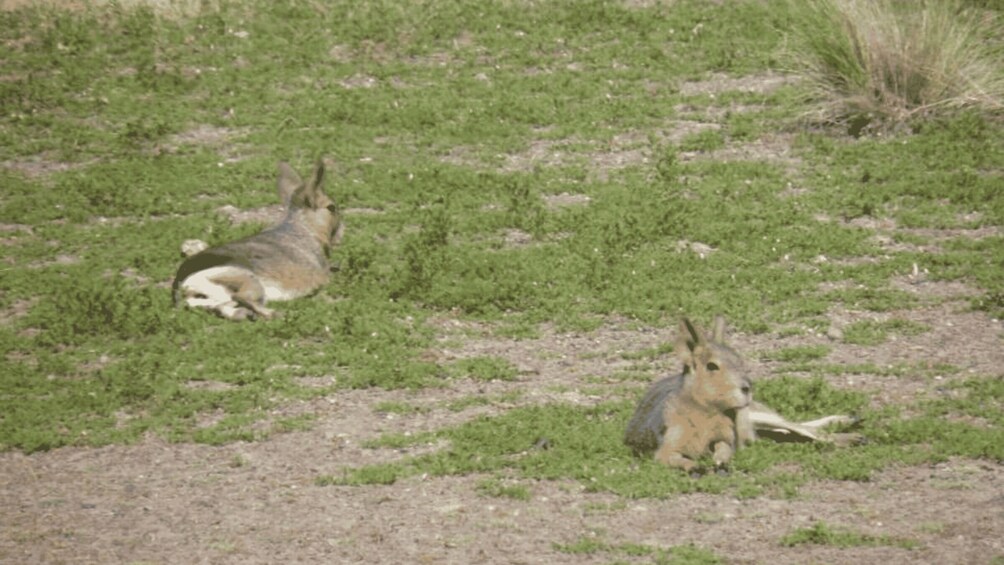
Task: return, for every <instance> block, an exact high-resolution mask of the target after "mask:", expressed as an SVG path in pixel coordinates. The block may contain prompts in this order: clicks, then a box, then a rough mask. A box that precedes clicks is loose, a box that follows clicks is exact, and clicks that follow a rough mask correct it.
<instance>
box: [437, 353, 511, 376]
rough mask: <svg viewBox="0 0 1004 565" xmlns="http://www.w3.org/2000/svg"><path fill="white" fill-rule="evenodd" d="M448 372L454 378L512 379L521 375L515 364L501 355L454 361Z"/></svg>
mask: <svg viewBox="0 0 1004 565" xmlns="http://www.w3.org/2000/svg"><path fill="white" fill-rule="evenodd" d="M447 373H448V374H450V375H451V376H452V377H454V378H468V379H474V380H477V381H512V380H515V379H516V377H518V376H519V370H518V369H517V368H516V366H515V365H513V364H512V363H510V362H509V361H507V360H505V359H502V358H501V357H471V358H469V359H461V360H459V361H455V362H453V363H452V364H451V365H450V366H449V367H447Z"/></svg>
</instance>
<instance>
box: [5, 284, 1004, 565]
mask: <svg viewBox="0 0 1004 565" xmlns="http://www.w3.org/2000/svg"><path fill="white" fill-rule="evenodd" d="M925 287H926V288H925ZM914 288H915V289H916V290H917V292H926V293H928V295H929V296H936V297H938V300H936V301H934V302H933V303H932V304H931V305H929V306H926V307H923V308H919V309H916V310H912V311H909V312H903V313H902V316H903V317H908V318H909V319H913V320H917V321H923V322H924V323H927V324H930V325H931V327H932V330H931V331H929V332H927V333H924V334H921V335H918V336H914V337H909V338H902V337H901V338H900V339H898V340H896V341H893V342H887V343H886V344H883V345H880V346H876V347H871V348H864V347H860V346H849V345H842V344H832V343H831V345H832V346H833V350H832V352H831V354H830V356H829V358H828V359H830V360H832V361H834V362H856V363H861V362H869V361H870V362H873V363H875V364H876V365H879V366H885V365H887V364H890V363H895V362H897V361H904V360H909V361H910V362H912V363H918V362H920V363H923V362H930V363H938V362H943V361H948V360H950V361H951V362H952V363H955V364H956V365H958V366H960V367H961V368H962V371H961V372H960V373H959V374H958V375H957V376H954V377H953V376H946V377H944V379H946V380H947V379H951V378H965V377H966V376H968V375H969V374H970V373H971V372H973V373H977V374H981V375H996V377H995V378H1000V367H1001V366H1004V351H1002V348H1001V347H1000V344H1001V341H1000V340H1001V338H1000V335H1001V332H1002V330H1004V328H1002V326H1001V323H1000V322H999V321H996V320H991V319H989V318H987V317H986V316H984V315H982V314H979V313H973V312H970V311H967V310H966V309H965V308H964V307H963V306H964V305H963V303H961V302H955V301H951V300H949V301H947V302H946V301H943V300H944V298H945V295H946V294H947V295H949V296H955V295H956V293H960V294H961V295H964V294H965V292H966V290H965V287H962V286H961V285H944V284H941V283H924V284H920V285H916V286H915V287H914ZM834 316H839V317H840V318H841V321H842V322H845V323H846V322H850V321H853V320H855V319H861V318H862V317H865V316H867V314H865V313H861V312H857V313H855V312H849V311H846V310H842V311H840V312H839V313H835V314H834ZM433 323H434V325H435V326H436V327H437V329H438V330H439V332H440V334H441V340H440V347H437V348H436V349H435V350H433V351H430V352H429V354H430V355H434V356H436V357H438V358H440V359H443V360H449V359H454V358H460V357H465V356H473V355H486V354H491V355H500V356H502V357H505V358H507V359H509V360H510V361H512V362H513V363H515V364H516V365H517V366H518V367H519V368H520V372H521V376H520V379H519V380H518V381H517V382H497V383H474V382H466V381H457V382H456V383H455V385H453V386H451V387H449V388H443V389H426V390H421V391H417V392H405V391H382V390H376V389H373V390H356V391H342V392H338V393H336V394H332V395H330V396H327V397H323V398H319V399H315V400H312V401H308V402H301V403H299V404H295V405H289V406H286V407H283V408H282V409H281V410H280V412H286V411H288V412H296V413H300V412H304V411H309V412H311V413H313V414H316V416H317V420H316V425H315V426H314V427H313V428H312V429H311V430H309V431H302V432H294V433H287V434H279V435H275V436H273V437H271V438H270V439H268V440H265V441H262V442H258V443H237V444H232V445H226V446H222V447H211V446H204V445H191V444H169V443H165V442H163V441H162V440H159V439H157V438H155V437H150V438H147V439H146V440H145V441H143V442H142V443H140V444H139V445H133V446H111V447H104V448H98V449H87V448H65V449H58V450H54V451H51V452H46V453H37V454H34V455H30V456H26V455H23V454H19V453H4V454H0V524H3V528H2V530H0V561H2V562H4V563H280V562H288V563H292V562H327V563H351V562H361V563H474V562H478V563H607V562H610V561H613V560H615V559H623V558H624V556H623V555H612V554H609V553H604V552H599V553H595V554H591V555H590V554H586V555H583V554H569V553H562V552H560V551H558V550H557V549H556V547H555V544H568V543H573V542H576V541H579V540H581V539H583V538H588V539H597V540H601V541H606V542H609V543H616V544H623V543H637V544H645V545H650V546H657V547H670V546H677V545H681V544H687V543H694V544H697V545H698V546H701V547H704V548H707V549H710V550H712V551H714V552H715V554H716V555H719V556H721V557H723V558H724V559H726V560H727V562H730V563H776V564H782V563H792V564H794V563H883V564H889V563H908V562H909V563H989V562H990V560H991V559H993V558H994V557H995V556H999V555H1002V554H1004V538H1002V536H1001V533H1002V532H1004V466H1002V465H999V464H996V463H992V462H988V461H974V460H961V459H960V460H951V461H948V462H946V463H943V464H938V465H934V466H923V467H896V468H890V469H887V470H885V471H883V472H881V473H878V474H877V475H876V476H875V477H874V478H873V480H871V481H869V482H839V481H822V482H815V483H811V484H809V485H807V486H806V487H804V488H802V489H801V491H800V495H799V496H798V498H796V499H795V500H778V499H772V498H769V497H758V498H755V499H749V500H739V499H736V498H734V497H731V496H726V495H709V494H691V495H682V496H673V497H671V498H668V499H665V500H654V499H645V500H626V499H622V498H619V497H617V496H614V495H610V494H602V493H599V494H597V493H588V492H585V490H584V488H583V486H582V485H581V484H579V483H576V482H537V483H533V484H532V485H531V486H530V488H531V491H532V498H531V499H530V500H527V501H521V500H513V499H508V498H494V497H486V496H484V495H482V494H479V493H478V491H477V489H476V484H477V483H478V481H480V480H481V479H483V477H480V476H463V477H445V478H429V477H412V478H408V479H404V480H402V481H399V482H398V483H396V484H394V485H389V486H365V487H341V486H317V485H315V479H316V478H317V477H318V476H319V475H324V474H335V475H338V474H339V473H340V471H341V470H342V469H343V468H345V467H351V466H358V465H363V464H369V463H376V462H381V461H390V460H394V459H397V458H399V457H402V456H404V455H406V454H415V453H416V452H417V451H421V450H426V449H435V448H437V447H439V446H429V447H421V448H413V449H412V450H411V451H410V452H408V453H402V451H401V450H395V449H370V448H364V447H361V446H360V444H361V442H363V441H365V440H367V439H372V438H374V437H377V436H379V435H380V434H381V433H385V432H391V431H394V432H418V431H423V430H432V429H439V428H442V427H443V426H447V425H452V424H456V423H459V422H461V421H464V420H467V419H470V418H473V417H476V416H477V415H480V414H485V413H493V412H496V411H499V410H501V409H503V407H499V406H497V405H496V406H494V407H491V406H481V407H474V408H470V409H466V410H463V411H459V412H456V411H451V410H449V409H447V408H445V404H446V403H448V402H449V401H451V400H457V399H462V398H469V397H470V396H472V395H497V394H501V393H504V392H506V391H510V390H516V389H518V390H520V391H522V392H523V396H522V398H521V400H519V401H517V402H520V403H525V402H533V403H536V402H547V401H561V402H571V403H580V404H590V403H595V402H598V401H600V400H604V399H606V398H609V397H612V396H615V395H616V394H618V393H616V392H615V391H614V387H613V386H609V387H608V388H609V389H610V394H609V396H608V395H607V394H605V393H604V392H602V391H603V390H604V385H603V384H602V382H603V379H602V378H600V379H596V378H595V377H604V376H609V375H612V374H614V373H616V372H617V371H623V370H625V369H627V368H628V367H630V366H631V365H632V364H634V363H637V361H628V360H625V359H624V357H623V355H622V353H623V352H625V351H638V350H640V349H644V348H647V347H652V346H656V345H659V344H661V343H664V342H665V341H666V340H669V339H671V337H672V330H668V329H651V330H644V329H634V328H632V327H631V324H628V323H626V322H623V321H618V320H611V321H610V323H609V324H607V325H606V326H604V327H603V328H601V329H599V330H596V331H595V332H590V333H585V334H560V333H555V332H553V331H549V330H548V329H546V328H545V330H544V331H543V332H542V335H541V337H540V338H538V339H531V340H522V341H513V340H508V339H498V338H493V337H492V336H491V331H490V330H491V328H489V327H483V326H480V325H477V324H471V323H468V322H462V321H459V320H455V319H452V318H442V319H438V320H434V321H433ZM827 339H828V338H827V337H825V336H812V335H808V336H806V335H803V336H797V337H787V338H777V337H776V336H775V337H772V336H770V335H760V336H746V335H742V334H738V335H736V336H735V337H734V340H733V341H734V343H735V344H736V346H737V347H738V348H739V349H740V350H741V351H745V352H747V353H748V356H749V357H750V358H751V361H753V364H754V372H755V373H756V374H758V375H763V374H766V373H767V372H769V370H770V368H771V362H765V361H756V357H757V356H756V353H757V352H759V351H765V350H770V349H775V348H779V347H786V346H792V345H796V344H804V343H824V342H826V343H830V342H827V341H826V340H827ZM655 363H656V364H657V365H660V366H661V365H665V366H666V367H670V366H672V365H673V362H672V361H671V360H669V359H668V358H660V359H658V360H656V361H655ZM587 378H589V380H588V381H587ZM943 382H944V381H940V380H934V381H927V380H922V379H914V378H910V377H882V378H877V377H876V378H875V379H872V378H869V377H868V376H862V375H857V376H855V378H854V379H847V378H846V377H834V379H833V381H832V384H833V385H834V386H840V387H848V388H855V387H860V389H861V390H868V391H875V398H876V401H877V402H878V403H886V402H893V403H899V402H903V401H905V400H906V399H908V398H909V399H911V400H913V399H916V398H918V397H923V396H924V395H936V394H938V392H937V388H938V387H939V386H940V385H942V384H943ZM587 383H588V384H587ZM597 383H600V384H597ZM583 388H585V389H588V390H590V391H599V392H596V393H595V394H590V395H586V394H583V393H582V392H579V391H580V390H581V389H583ZM389 400H391V401H407V402H409V403H412V404H415V405H419V406H423V407H426V408H428V410H424V411H419V412H416V413H414V414H409V415H387V414H383V413H379V412H377V411H375V410H374V406H375V405H376V404H378V403H379V402H383V401H389ZM667 472H668V471H667ZM816 521H823V522H825V523H827V524H828V525H831V526H835V527H838V526H842V527H846V528H849V529H852V530H854V531H858V532H861V533H864V534H870V535H876V536H880V535H885V536H889V537H892V538H903V539H910V540H915V541H917V542H919V546H918V547H917V548H914V549H904V548H900V547H892V546H879V547H855V548H844V549H841V548H836V547H831V546H814V545H808V546H806V545H803V546H797V547H794V548H787V547H783V546H781V545H780V544H779V540H780V539H781V538H782V537H783V536H784V535H785V534H787V533H789V532H791V531H792V530H793V529H795V528H805V527H810V526H811V525H812V524H813V523H814V522H816Z"/></svg>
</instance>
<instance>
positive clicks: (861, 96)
mask: <svg viewBox="0 0 1004 565" xmlns="http://www.w3.org/2000/svg"><path fill="white" fill-rule="evenodd" d="M789 6H790V9H791V13H792V14H793V19H794V21H793V24H794V28H793V30H792V34H791V37H792V40H793V43H792V51H791V57H792V61H793V63H794V67H795V70H797V72H799V73H801V74H803V75H805V76H807V77H808V78H809V81H810V84H812V85H813V87H814V90H815V94H816V96H817V97H818V98H819V99H820V100H821V101H822V107H821V108H820V112H819V113H820V116H819V117H822V118H825V119H835V120H838V121H843V120H848V119H849V120H852V121H859V120H861V119H862V117H867V118H869V119H873V118H877V119H880V120H883V121H892V122H901V121H903V120H906V119H908V118H911V117H913V116H915V115H918V114H930V113H938V112H941V111H946V110H954V109H961V108H976V109H980V110H983V111H987V112H991V113H994V112H1000V111H1001V110H1002V109H1004V64H1002V61H1004V57H1002V56H1001V54H1002V43H1001V37H1000V34H999V31H998V30H999V28H998V27H996V20H997V14H996V13H994V12H990V11H981V10H976V9H971V8H966V7H965V6H963V5H962V3H960V2H958V1H956V0H925V1H922V2H909V3H908V2H897V1H895V0H878V1H872V0H811V1H809V2H804V3H801V2H792V3H790V4H789Z"/></svg>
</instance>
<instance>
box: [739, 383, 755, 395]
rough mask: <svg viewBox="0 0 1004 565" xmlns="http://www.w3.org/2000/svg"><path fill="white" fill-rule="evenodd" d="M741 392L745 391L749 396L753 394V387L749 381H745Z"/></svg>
mask: <svg viewBox="0 0 1004 565" xmlns="http://www.w3.org/2000/svg"><path fill="white" fill-rule="evenodd" d="M740 390H742V391H743V394H744V395H746V396H749V395H751V394H753V385H751V384H750V382H749V381H743V386H742V387H741V388H740Z"/></svg>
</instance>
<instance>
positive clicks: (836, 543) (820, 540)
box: [781, 522, 920, 549]
mask: <svg viewBox="0 0 1004 565" xmlns="http://www.w3.org/2000/svg"><path fill="white" fill-rule="evenodd" d="M804 544H814V545H830V546H833V547H863V546H865V547H874V546H883V545H885V546H893V547H901V548H903V549H916V548H917V547H919V545H920V544H919V543H918V542H916V541H914V540H909V539H897V538H892V537H889V536H872V535H868V534H860V533H857V532H853V531H850V530H846V529H842V528H835V527H832V526H829V525H827V524H826V523H824V522H816V523H814V524H813V525H812V527H809V528H798V529H795V530H793V531H792V532H791V533H789V534H787V535H786V536H784V537H783V538H781V545H784V546H787V547H792V546H796V545H804Z"/></svg>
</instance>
